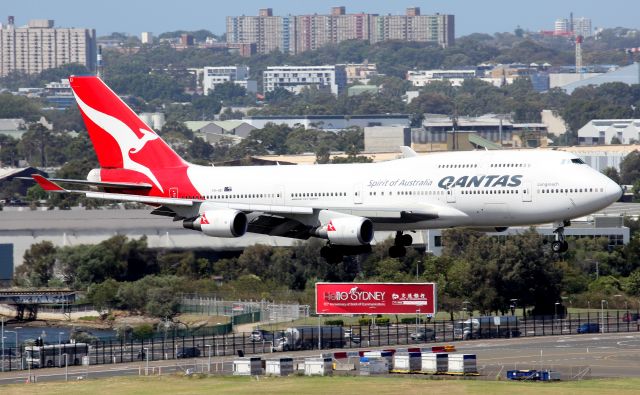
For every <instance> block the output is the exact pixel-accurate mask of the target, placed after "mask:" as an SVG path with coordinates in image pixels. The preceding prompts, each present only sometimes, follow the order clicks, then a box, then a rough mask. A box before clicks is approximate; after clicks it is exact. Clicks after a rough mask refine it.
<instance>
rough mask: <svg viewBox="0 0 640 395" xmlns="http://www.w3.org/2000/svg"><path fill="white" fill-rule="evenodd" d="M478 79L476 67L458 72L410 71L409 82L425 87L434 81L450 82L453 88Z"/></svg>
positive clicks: (408, 74) (408, 73)
mask: <svg viewBox="0 0 640 395" xmlns="http://www.w3.org/2000/svg"><path fill="white" fill-rule="evenodd" d="M477 77H478V71H477V70H476V68H475V67H473V68H468V69H458V70H439V69H438V70H409V71H408V72H407V80H408V81H410V82H411V83H412V84H413V86H425V85H428V84H429V83H431V82H433V81H445V80H446V81H449V82H450V83H451V85H453V86H460V85H462V83H463V82H464V80H466V79H473V78H477Z"/></svg>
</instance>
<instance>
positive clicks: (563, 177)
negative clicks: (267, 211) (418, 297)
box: [178, 150, 621, 230]
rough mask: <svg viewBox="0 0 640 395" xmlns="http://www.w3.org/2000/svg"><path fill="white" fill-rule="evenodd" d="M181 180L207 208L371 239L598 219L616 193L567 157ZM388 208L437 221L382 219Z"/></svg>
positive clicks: (425, 160) (518, 153)
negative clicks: (346, 222)
mask: <svg viewBox="0 0 640 395" xmlns="http://www.w3.org/2000/svg"><path fill="white" fill-rule="evenodd" d="M188 175H189V178H190V180H191V182H192V183H193V185H194V186H195V187H196V189H197V190H198V192H199V193H200V194H201V195H202V196H203V197H204V200H206V201H212V202H216V203H234V204H239V203H246V204H248V205H277V206H292V207H310V208H313V209H314V210H331V211H334V212H339V213H345V214H351V215H359V216H363V217H367V218H370V219H371V220H372V221H373V222H374V224H375V230H416V229H428V228H443V227H453V226H471V227H485V226H486V227H502V226H513V225H529V224H539V223H546V222H553V221H562V220H567V219H572V218H576V217H581V216H584V215H587V214H590V213H593V212H595V211H598V210H600V209H602V208H604V207H606V206H608V205H609V204H611V203H613V202H615V201H616V200H617V199H618V198H619V197H620V194H621V190H620V187H619V186H618V185H617V184H616V183H614V182H613V181H611V180H610V179H609V178H608V177H606V176H604V175H602V174H600V173H599V172H597V171H596V170H594V169H592V168H591V167H589V166H588V165H586V164H584V163H582V161H581V160H579V159H578V158H577V157H576V156H575V155H573V154H570V153H566V152H561V151H553V150H512V151H467V152H447V153H433V154H429V155H424V156H416V157H411V158H406V159H398V160H394V161H389V162H379V163H369V164H348V165H337V164H332V165H314V166H285V165H282V166H253V167H202V166H192V167H190V168H189V171H188ZM178 196H180V195H179V191H178ZM394 209H395V210H399V211H406V212H437V213H438V217H437V218H435V219H428V220H419V221H415V220H413V221H401V220H399V219H396V220H386V219H387V217H388V216H389V215H388V212H389V210H394ZM294 217H295V216H294ZM303 222H305V221H303Z"/></svg>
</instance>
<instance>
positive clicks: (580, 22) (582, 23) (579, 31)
mask: <svg viewBox="0 0 640 395" xmlns="http://www.w3.org/2000/svg"><path fill="white" fill-rule="evenodd" d="M573 33H574V34H575V35H576V36H582V37H591V35H592V34H593V33H592V29H591V19H590V18H585V17H580V18H574V19H573Z"/></svg>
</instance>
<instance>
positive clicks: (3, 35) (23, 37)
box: [0, 17, 97, 77]
mask: <svg viewBox="0 0 640 395" xmlns="http://www.w3.org/2000/svg"><path fill="white" fill-rule="evenodd" d="M96 52H97V51H96V31H95V30H94V29H82V28H55V27H54V22H53V20H51V19H36V20H31V21H29V24H28V25H27V26H26V27H16V26H15V24H14V19H13V17H9V23H8V24H7V25H0V76H3V77H4V76H6V75H8V74H9V73H11V72H14V71H19V72H23V73H27V74H34V73H40V72H42V71H43V70H47V69H51V68H55V67H59V66H61V65H63V64H67V63H79V64H81V65H84V66H86V67H87V68H88V69H89V70H94V69H95V67H96V56H97V53H96Z"/></svg>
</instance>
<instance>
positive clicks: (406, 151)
mask: <svg viewBox="0 0 640 395" xmlns="http://www.w3.org/2000/svg"><path fill="white" fill-rule="evenodd" d="M400 151H401V152H402V155H403V156H404V157H405V158H411V157H413V156H418V153H417V152H416V151H414V150H413V148H411V147H407V146H406V145H401V146H400Z"/></svg>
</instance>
